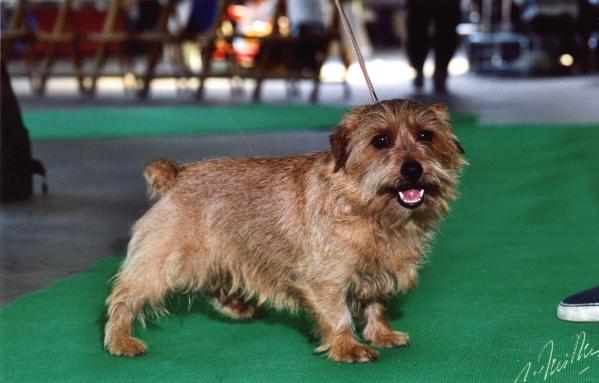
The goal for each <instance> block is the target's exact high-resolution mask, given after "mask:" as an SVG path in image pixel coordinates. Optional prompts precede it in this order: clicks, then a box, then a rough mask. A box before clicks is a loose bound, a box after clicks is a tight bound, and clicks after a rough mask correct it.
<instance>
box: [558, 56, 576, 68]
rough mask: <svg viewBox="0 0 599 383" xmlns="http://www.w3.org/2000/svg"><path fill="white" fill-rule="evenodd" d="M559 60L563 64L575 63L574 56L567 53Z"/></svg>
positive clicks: (570, 64)
mask: <svg viewBox="0 0 599 383" xmlns="http://www.w3.org/2000/svg"><path fill="white" fill-rule="evenodd" d="M559 62H560V64H562V65H563V66H572V64H574V57H572V55H569V54H567V53H566V54H563V55H561V56H559Z"/></svg>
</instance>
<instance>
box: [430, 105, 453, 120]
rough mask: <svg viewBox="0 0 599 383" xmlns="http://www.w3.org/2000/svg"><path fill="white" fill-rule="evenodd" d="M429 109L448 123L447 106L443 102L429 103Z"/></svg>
mask: <svg viewBox="0 0 599 383" xmlns="http://www.w3.org/2000/svg"><path fill="white" fill-rule="evenodd" d="M429 109H430V110H432V111H433V113H435V114H436V115H437V117H438V118H439V119H440V120H441V121H443V122H444V123H447V124H449V111H448V109H447V106H445V105H443V104H434V105H431V106H430V108H429Z"/></svg>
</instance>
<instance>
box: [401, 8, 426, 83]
mask: <svg viewBox="0 0 599 383" xmlns="http://www.w3.org/2000/svg"><path fill="white" fill-rule="evenodd" d="M407 11H408V20H407V21H408V23H407V24H408V25H407V26H408V28H407V29H408V44H407V53H408V58H409V60H410V65H411V66H412V68H414V70H415V71H416V78H415V79H414V86H415V87H416V88H418V89H419V88H422V85H423V82H424V77H423V72H422V69H423V67H424V60H426V55H427V53H428V49H429V44H430V38H429V34H428V28H429V18H430V15H429V14H430V9H429V6H428V1H424V0H409V1H408V4H407Z"/></svg>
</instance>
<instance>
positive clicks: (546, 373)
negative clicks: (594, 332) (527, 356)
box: [514, 331, 599, 383]
mask: <svg viewBox="0 0 599 383" xmlns="http://www.w3.org/2000/svg"><path fill="white" fill-rule="evenodd" d="M574 339H575V341H574V347H573V348H572V351H571V352H570V353H566V354H565V356H564V357H556V356H555V355H554V353H553V352H554V350H553V348H554V342H553V340H550V341H548V342H547V343H545V345H544V346H543V348H542V349H541V352H539V355H538V356H537V360H536V361H528V362H526V364H525V365H524V367H523V368H522V370H520V373H519V374H518V376H517V377H516V379H515V380H514V383H518V382H528V381H533V380H535V379H542V380H543V381H545V380H548V379H550V378H551V377H552V376H554V375H556V374H559V373H560V372H562V371H564V370H566V369H571V370H573V369H578V375H582V374H585V373H587V372H589V370H590V369H591V365H590V364H589V362H590V361H591V360H594V359H597V360H599V349H594V348H593V347H592V346H591V345H590V344H589V343H588V342H587V334H586V332H584V331H582V332H579V333H578V334H576V336H575V337H574Z"/></svg>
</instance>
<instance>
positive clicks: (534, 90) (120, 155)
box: [0, 75, 599, 305]
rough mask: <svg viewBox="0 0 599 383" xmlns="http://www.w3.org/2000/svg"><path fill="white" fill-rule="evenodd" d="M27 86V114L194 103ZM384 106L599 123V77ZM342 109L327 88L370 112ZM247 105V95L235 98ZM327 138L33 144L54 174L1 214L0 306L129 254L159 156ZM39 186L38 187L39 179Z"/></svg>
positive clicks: (359, 99)
mask: <svg viewBox="0 0 599 383" xmlns="http://www.w3.org/2000/svg"><path fill="white" fill-rule="evenodd" d="M23 84H26V82H25V81H24V80H20V79H17V80H15V88H16V89H17V91H18V92H19V98H20V101H21V104H22V107H23V109H24V110H25V111H27V110H31V109H35V108H74V107H78V106H82V105H84V106H125V107H131V106H139V105H144V106H148V105H149V106H152V105H165V104H166V105H172V104H190V103H194V101H193V100H192V99H191V97H190V96H186V95H181V96H176V95H173V94H171V93H169V92H165V93H160V92H158V93H154V94H153V95H152V97H151V98H150V100H148V101H145V102H140V101H137V100H135V99H134V98H132V97H130V96H122V95H120V94H102V93H100V95H99V96H98V97H96V98H94V99H88V98H79V97H78V96H77V95H76V94H63V93H60V94H53V95H52V97H49V98H38V97H34V96H31V95H30V94H28V92H27V91H26V90H23V89H24V85H23ZM376 86H377V89H378V92H379V97H380V98H392V97H416V98H418V99H420V100H422V101H424V102H426V103H433V102H439V101H441V102H445V103H447V104H448V105H449V106H450V107H451V109H452V110H454V111H459V112H468V113H475V114H477V115H479V116H480V118H481V120H482V121H483V122H490V123H506V122H508V123H509V122H599V101H598V100H599V76H586V77H569V78H552V79H497V78H482V77H477V76H474V75H465V76H460V77H456V78H452V79H451V82H450V89H451V94H450V95H449V96H444V97H432V96H426V95H414V94H413V93H412V92H411V87H410V82H409V81H403V82H393V81H390V82H378V83H377V84H376ZM305 88H308V86H307V85H306V86H303V87H302V89H303V90H304V92H303V94H304V96H303V97H304V98H302V97H300V98H296V99H294V100H288V99H286V98H285V87H284V85H283V84H282V83H281V82H273V83H270V84H267V86H266V89H265V97H264V99H265V101H266V102H286V101H292V102H304V101H305V94H306V93H307V92H306V89H305ZM208 91H209V97H208V102H211V103H223V102H227V101H229V100H230V94H229V92H228V90H227V89H225V88H219V89H210V88H209V89H208ZM352 91H353V92H352V93H353V97H352V98H351V99H349V100H344V99H343V98H342V96H341V94H342V91H341V88H340V87H339V86H338V85H329V86H324V87H323V95H322V98H321V99H322V102H325V103H348V104H352V103H364V102H368V101H369V100H368V94H367V92H366V90H365V88H364V87H363V86H359V85H358V86H353V87H352ZM235 101H236V102H247V96H245V97H240V98H237V99H235ZM327 134H328V133H324V132H323V133H307V132H306V133H301V132H300V133H286V134H257V135H251V136H202V137H194V138H189V137H185V138H157V139H134V140H115V141H109V140H105V141H70V142H35V143H34V144H33V152H34V155H35V157H37V158H39V159H41V160H43V161H44V163H45V164H46V166H47V168H48V171H49V178H48V181H49V185H50V195H49V196H48V197H42V196H40V195H39V184H38V185H37V190H38V193H37V195H36V196H35V198H33V200H31V201H28V202H21V203H14V204H5V205H2V206H1V207H0V254H1V255H0V305H5V304H7V303H8V302H11V301H12V300H14V299H16V298H17V297H19V296H21V295H23V294H24V293H27V292H30V291H34V290H37V289H40V288H43V287H45V286H47V285H49V284H51V283H52V282H54V281H56V280H57V279H60V278H64V277H66V276H68V275H71V274H73V273H77V272H79V271H81V270H83V269H85V268H86V267H88V266H89V265H90V264H92V263H93V262H94V261H95V260H98V259H101V258H104V257H108V256H112V255H115V254H118V253H120V252H122V251H123V249H124V248H125V246H126V243H127V240H128V232H129V227H130V226H131V224H132V223H133V222H134V221H135V219H137V218H138V217H139V216H140V215H141V214H142V213H143V211H144V210H145V209H146V208H147V206H148V203H147V199H146V198H145V185H144V183H143V178H142V176H141V171H142V169H143V166H144V164H145V163H146V162H148V161H149V160H151V159H154V158H156V157H167V158H171V159H174V160H177V161H182V162H184V161H191V160H198V159H203V158H210V157H216V156H225V155H228V156H243V155H286V154H291V153H299V152H305V151H313V150H319V149H323V148H326V146H327ZM37 181H38V182H39V180H37Z"/></svg>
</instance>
